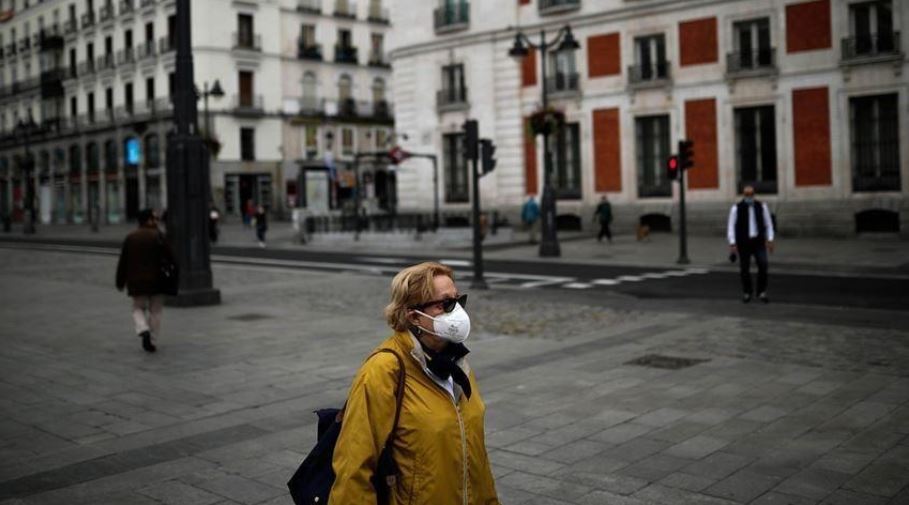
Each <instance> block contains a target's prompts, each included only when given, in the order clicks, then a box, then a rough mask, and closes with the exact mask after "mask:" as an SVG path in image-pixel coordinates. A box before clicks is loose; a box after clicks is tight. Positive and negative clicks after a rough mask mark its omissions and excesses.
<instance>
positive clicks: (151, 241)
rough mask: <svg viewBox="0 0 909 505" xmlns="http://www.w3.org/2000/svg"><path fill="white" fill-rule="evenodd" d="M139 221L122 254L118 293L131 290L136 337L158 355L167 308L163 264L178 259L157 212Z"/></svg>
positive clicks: (142, 215) (146, 213) (147, 213)
mask: <svg viewBox="0 0 909 505" xmlns="http://www.w3.org/2000/svg"><path fill="white" fill-rule="evenodd" d="M138 218H139V228H138V229H136V230H134V231H132V232H130V234H129V235H127V237H126V240H124V241H123V247H122V248H121V250H120V261H119V262H118V263H117V289H118V290H120V291H122V290H123V288H124V287H126V288H127V293H128V294H129V296H130V297H131V298H132V299H133V321H134V322H135V324H136V334H137V335H138V336H139V337H140V338H141V339H142V348H143V349H145V350H146V351H147V352H155V350H156V349H155V345H154V344H153V343H152V337H158V334H159V331H160V328H161V311H162V309H163V307H164V294H163V292H162V285H161V277H160V275H161V260H162V257H166V258H167V259H168V260H170V262H171V263H173V264H176V259H175V258H174V254H173V252H172V251H171V249H170V246H169V245H168V244H167V242H166V241H165V240H164V236H163V235H162V234H161V231H160V230H158V219H157V216H155V213H154V211H152V210H151V209H144V210H141V211H139V216H138ZM146 311H147V312H148V313H147V314H146Z"/></svg>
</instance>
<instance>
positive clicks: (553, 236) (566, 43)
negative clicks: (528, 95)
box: [508, 25, 580, 256]
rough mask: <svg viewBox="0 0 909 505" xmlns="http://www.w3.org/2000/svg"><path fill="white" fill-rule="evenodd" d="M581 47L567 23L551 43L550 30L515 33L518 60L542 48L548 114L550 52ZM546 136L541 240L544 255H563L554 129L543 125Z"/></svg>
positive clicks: (511, 53)
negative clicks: (535, 38) (536, 38)
mask: <svg viewBox="0 0 909 505" xmlns="http://www.w3.org/2000/svg"><path fill="white" fill-rule="evenodd" d="M579 47H580V45H579V44H578V41H577V40H575V38H574V35H573V34H572V33H571V27H570V26H568V25H565V26H564V27H562V28H561V29H560V30H559V32H558V33H556V36H555V38H554V39H553V40H552V41H551V42H548V43H547V42H546V31H545V30H542V29H541V30H540V42H539V43H538V44H534V43H533V41H531V40H530V39H529V38H528V37H527V36H526V35H524V33H522V32H521V31H518V32H517V33H516V34H515V36H514V45H513V46H512V47H511V49H510V50H509V51H508V55H509V56H511V57H512V58H514V59H515V60H517V61H520V60H523V59H524V58H525V57H527V55H528V54H530V51H531V50H534V51H539V55H540V69H541V74H542V81H543V84H542V85H541V86H540V88H541V90H542V110H543V112H544V113H545V112H546V110H547V106H548V104H549V101H548V100H547V96H546V95H547V92H548V90H547V86H546V55H547V53H548V52H549V51H551V50H553V49H555V50H556V51H575V50H577V49H578V48H579ZM540 133H542V135H543V199H542V202H541V205H540V208H541V212H542V225H543V226H542V236H543V237H542V240H541V241H540V256H560V255H561V254H562V252H561V249H560V247H559V238H558V236H557V233H556V194H555V190H554V189H553V188H552V153H551V152H550V149H549V135H550V134H551V133H552V131H551V129H550V128H543V129H542V131H541V132H540Z"/></svg>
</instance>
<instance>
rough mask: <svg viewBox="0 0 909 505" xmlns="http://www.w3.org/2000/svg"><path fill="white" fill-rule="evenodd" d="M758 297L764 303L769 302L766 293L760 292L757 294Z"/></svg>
mask: <svg viewBox="0 0 909 505" xmlns="http://www.w3.org/2000/svg"><path fill="white" fill-rule="evenodd" d="M758 299H759V300H761V301H762V302H764V303H770V298H767V293H761V294H759V295H758Z"/></svg>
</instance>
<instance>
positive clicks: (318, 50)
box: [297, 39, 322, 61]
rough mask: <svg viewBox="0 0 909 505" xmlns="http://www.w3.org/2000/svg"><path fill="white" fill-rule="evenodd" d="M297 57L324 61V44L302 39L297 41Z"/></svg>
mask: <svg viewBox="0 0 909 505" xmlns="http://www.w3.org/2000/svg"><path fill="white" fill-rule="evenodd" d="M297 57H298V58H300V59H301V60H313V61H322V45H321V44H312V43H310V44H307V43H305V42H304V41H303V39H300V40H298V41H297Z"/></svg>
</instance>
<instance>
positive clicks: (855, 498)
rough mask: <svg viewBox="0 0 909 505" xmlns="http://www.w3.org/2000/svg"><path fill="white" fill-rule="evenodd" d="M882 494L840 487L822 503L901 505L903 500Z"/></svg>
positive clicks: (825, 504)
mask: <svg viewBox="0 0 909 505" xmlns="http://www.w3.org/2000/svg"><path fill="white" fill-rule="evenodd" d="M888 501H889V500H888V499H887V498H884V497H881V496H874V495H869V494H863V493H856V492H855V491H850V490H848V489H839V490H837V491H836V492H834V493H832V494H831V495H830V496H828V497H827V498H825V499H824V501H822V502H821V505H884V504H887V505H900V504H901V503H909V502H906V501H903V502H893V501H889V503H888Z"/></svg>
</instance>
